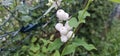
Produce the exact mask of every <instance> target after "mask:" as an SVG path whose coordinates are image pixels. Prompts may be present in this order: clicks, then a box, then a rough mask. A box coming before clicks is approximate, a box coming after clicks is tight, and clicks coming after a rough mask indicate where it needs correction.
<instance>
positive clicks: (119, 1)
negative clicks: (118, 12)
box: [110, 0, 120, 3]
mask: <svg viewBox="0 0 120 56" xmlns="http://www.w3.org/2000/svg"><path fill="white" fill-rule="evenodd" d="M110 1H111V2H115V3H120V0H110Z"/></svg>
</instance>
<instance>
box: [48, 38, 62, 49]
mask: <svg viewBox="0 0 120 56" xmlns="http://www.w3.org/2000/svg"><path fill="white" fill-rule="evenodd" d="M62 44H63V43H62V42H61V40H60V39H59V38H58V39H56V40H55V41H54V42H52V43H50V44H49V46H48V51H53V50H57V49H59V48H60V47H61V45H62Z"/></svg>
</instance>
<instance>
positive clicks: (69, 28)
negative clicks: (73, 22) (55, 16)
mask: <svg viewBox="0 0 120 56" xmlns="http://www.w3.org/2000/svg"><path fill="white" fill-rule="evenodd" d="M65 27H66V28H67V29H68V30H69V31H70V30H72V27H70V25H69V21H66V23H65Z"/></svg>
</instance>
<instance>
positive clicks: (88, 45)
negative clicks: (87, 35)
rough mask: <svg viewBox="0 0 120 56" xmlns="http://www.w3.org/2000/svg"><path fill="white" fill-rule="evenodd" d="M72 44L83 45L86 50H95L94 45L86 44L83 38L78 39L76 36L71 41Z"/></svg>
mask: <svg viewBox="0 0 120 56" xmlns="http://www.w3.org/2000/svg"><path fill="white" fill-rule="evenodd" d="M72 44H73V45H75V46H83V47H84V48H85V49H86V50H88V51H90V50H93V49H95V50H96V48H95V46H94V45H92V44H87V43H86V41H85V40H84V39H78V38H76V39H74V41H73V42H72Z"/></svg>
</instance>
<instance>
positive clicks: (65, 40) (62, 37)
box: [60, 35, 68, 42]
mask: <svg viewBox="0 0 120 56" xmlns="http://www.w3.org/2000/svg"><path fill="white" fill-rule="evenodd" d="M60 39H61V41H62V42H67V40H68V38H67V36H65V35H62V36H61V37H60Z"/></svg>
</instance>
